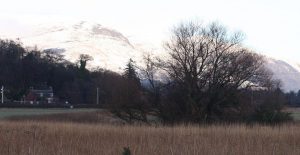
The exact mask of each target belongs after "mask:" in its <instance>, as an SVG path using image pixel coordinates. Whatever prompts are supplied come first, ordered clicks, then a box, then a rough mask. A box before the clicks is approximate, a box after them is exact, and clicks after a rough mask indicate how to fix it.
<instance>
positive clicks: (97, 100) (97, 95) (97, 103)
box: [97, 87, 99, 104]
mask: <svg viewBox="0 0 300 155" xmlns="http://www.w3.org/2000/svg"><path fill="white" fill-rule="evenodd" d="M97 104H99V88H98V87H97Z"/></svg>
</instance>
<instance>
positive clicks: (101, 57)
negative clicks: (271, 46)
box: [21, 21, 300, 91]
mask: <svg viewBox="0 0 300 155" xmlns="http://www.w3.org/2000/svg"><path fill="white" fill-rule="evenodd" d="M58 25H59V26H48V25H46V26H39V27H37V28H34V29H35V32H34V33H32V35H30V36H27V37H23V38H21V41H22V42H23V43H24V45H25V46H35V45H37V47H38V48H40V49H56V50H58V51H60V52H63V54H64V55H65V58H66V59H68V60H70V61H73V62H75V61H76V60H77V59H78V57H79V55H80V54H89V55H91V56H92V57H93V59H94V60H93V61H92V62H91V63H90V64H91V66H90V67H101V68H105V69H110V70H113V71H117V72H120V71H122V70H123V68H124V67H125V65H126V63H127V62H128V60H129V59H130V58H132V59H134V60H135V61H136V62H137V63H138V64H141V63H142V57H143V54H145V51H147V52H155V49H157V48H153V47H152V49H150V47H151V46H148V45H145V44H144V45H143V44H138V43H132V42H130V40H129V39H127V38H126V37H125V36H124V35H123V34H122V33H120V32H118V31H116V30H113V29H110V28H107V27H104V26H102V25H100V24H97V23H91V22H84V21H83V22H79V23H75V24H65V23H63V24H58ZM161 54H162V53H161ZM266 67H267V68H269V69H270V70H271V71H272V72H273V73H274V78H276V79H280V80H281V81H282V87H283V89H284V90H285V91H291V90H293V91H298V90H299V89H300V64H295V63H287V62H284V61H282V60H275V59H271V58H267V61H266Z"/></svg>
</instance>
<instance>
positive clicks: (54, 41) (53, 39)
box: [21, 21, 143, 71]
mask: <svg viewBox="0 0 300 155" xmlns="http://www.w3.org/2000/svg"><path fill="white" fill-rule="evenodd" d="M35 29H36V31H35V32H33V33H32V34H31V35H30V36H27V37H23V38H21V41H22V42H23V43H24V45H25V46H29V47H30V46H31V47H32V46H35V45H36V46H37V47H38V48H39V49H42V50H44V49H56V50H59V51H64V52H63V55H65V58H66V59H67V60H69V61H72V62H75V61H76V60H78V57H79V55H80V54H88V55H90V56H92V57H93V60H92V62H90V63H89V64H90V66H89V67H101V68H105V69H111V70H114V71H121V70H122V69H123V68H124V67H125V65H126V63H127V62H128V61H129V59H130V58H132V59H133V60H135V61H139V60H142V59H141V58H142V56H143V55H142V54H143V53H142V52H141V50H138V49H137V48H136V47H134V46H133V45H132V44H131V43H130V41H129V40H128V39H127V38H126V37H125V36H124V35H123V34H121V33H120V32H118V31H116V30H113V29H109V28H106V27H104V26H102V25H100V24H96V23H91V22H85V21H82V22H79V23H76V24H65V23H64V24H60V25H59V26H38V27H36V28H35ZM137 63H139V62H137Z"/></svg>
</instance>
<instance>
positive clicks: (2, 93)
mask: <svg viewBox="0 0 300 155" xmlns="http://www.w3.org/2000/svg"><path fill="white" fill-rule="evenodd" d="M1 103H2V104H3V103H4V87H3V86H2V87H1Z"/></svg>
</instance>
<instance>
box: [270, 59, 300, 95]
mask: <svg viewBox="0 0 300 155" xmlns="http://www.w3.org/2000/svg"><path fill="white" fill-rule="evenodd" d="M265 66H266V67H267V68H268V69H270V70H271V71H272V72H273V74H274V75H273V78H275V79H279V80H281V82H282V89H283V90H284V91H286V92H287V91H298V90H299V89H300V69H299V70H298V69H297V68H296V67H293V66H292V65H290V64H288V63H287V62H285V61H282V60H276V59H272V58H267V59H266V64H265Z"/></svg>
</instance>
